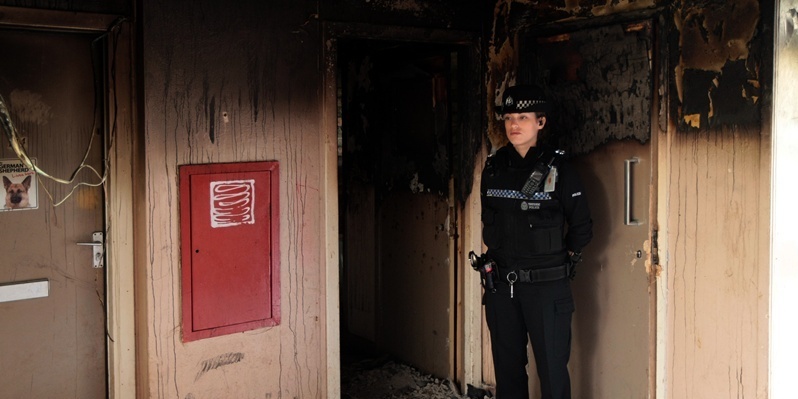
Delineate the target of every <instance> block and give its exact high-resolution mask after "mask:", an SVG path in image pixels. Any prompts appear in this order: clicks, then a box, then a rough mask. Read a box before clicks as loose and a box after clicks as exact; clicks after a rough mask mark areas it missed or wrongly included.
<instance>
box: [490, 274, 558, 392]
mask: <svg viewBox="0 0 798 399" xmlns="http://www.w3.org/2000/svg"><path fill="white" fill-rule="evenodd" d="M483 303H484V304H485V315H486V318H487V324H488V329H489V330H490V341H491V344H492V346H493V363H494V366H495V369H496V399H528V398H529V381H528V377H527V372H526V365H527V362H528V359H527V339H529V341H530V342H532V348H533V350H534V353H535V364H536V365H537V370H538V378H539V379H540V388H541V394H542V398H543V399H570V398H571V379H570V376H569V375H568V368H567V366H568V359H569V357H570V355H571V316H572V314H573V311H574V300H573V295H572V294H571V284H570V280H569V279H567V278H565V279H562V280H558V281H553V282H547V283H538V284H529V283H515V284H514V285H513V298H510V286H509V285H508V284H506V283H504V284H499V283H497V284H496V292H495V293H491V292H485V294H484V297H483ZM527 337H528V338H527Z"/></svg>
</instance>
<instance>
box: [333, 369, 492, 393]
mask: <svg viewBox="0 0 798 399" xmlns="http://www.w3.org/2000/svg"><path fill="white" fill-rule="evenodd" d="M341 397H342V398H343V399H486V398H492V396H491V395H490V393H489V392H488V391H485V390H482V389H478V388H475V387H472V386H470V385H469V386H468V392H466V393H465V394H461V393H460V392H459V390H458V387H457V385H456V384H454V383H453V382H451V381H449V380H444V379H440V378H435V377H432V376H430V375H425V374H422V373H421V372H419V371H418V370H416V369H414V368H412V367H410V366H407V365H405V364H401V363H398V362H395V361H392V360H389V359H377V360H366V361H361V362H358V363H355V364H350V365H345V366H343V367H342V369H341Z"/></svg>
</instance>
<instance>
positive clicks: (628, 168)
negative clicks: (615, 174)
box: [623, 157, 643, 226]
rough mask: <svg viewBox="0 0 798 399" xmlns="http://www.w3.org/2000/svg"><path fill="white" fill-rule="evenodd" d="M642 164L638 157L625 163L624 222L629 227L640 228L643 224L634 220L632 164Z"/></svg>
mask: <svg viewBox="0 0 798 399" xmlns="http://www.w3.org/2000/svg"><path fill="white" fill-rule="evenodd" d="M638 162H640V159H638V158H637V157H634V158H631V159H627V160H625V161H624V174H623V175H624V198H623V207H624V221H623V224H625V225H627V226H639V225H641V224H643V223H642V222H640V221H638V220H636V219H632V164H633V163H638Z"/></svg>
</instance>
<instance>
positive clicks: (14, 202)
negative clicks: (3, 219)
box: [3, 176, 30, 209]
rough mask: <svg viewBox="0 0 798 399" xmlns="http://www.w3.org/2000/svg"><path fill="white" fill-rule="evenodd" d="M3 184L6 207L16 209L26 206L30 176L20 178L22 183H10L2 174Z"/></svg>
mask: <svg viewBox="0 0 798 399" xmlns="http://www.w3.org/2000/svg"><path fill="white" fill-rule="evenodd" d="M3 186H4V187H5V188H6V208H9V209H17V208H27V207H28V205H29V203H28V189H29V188H30V176H28V177H26V178H25V180H22V183H11V180H9V179H8V177H5V176H3Z"/></svg>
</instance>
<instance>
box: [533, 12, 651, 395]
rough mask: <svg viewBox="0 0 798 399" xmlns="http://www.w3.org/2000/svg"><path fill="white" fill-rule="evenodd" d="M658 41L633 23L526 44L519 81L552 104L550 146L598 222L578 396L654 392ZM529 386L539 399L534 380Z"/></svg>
mask: <svg viewBox="0 0 798 399" xmlns="http://www.w3.org/2000/svg"><path fill="white" fill-rule="evenodd" d="M652 43H653V38H652V29H651V24H650V22H649V21H636V22H628V23H617V24H611V25H606V26H598V27H588V28H584V29H580V30H576V31H571V32H562V33H560V34H557V35H553V36H546V37H540V36H536V37H531V38H527V40H525V41H524V45H523V48H524V50H523V51H522V57H523V59H522V65H525V68H524V69H523V70H522V72H521V74H522V77H523V78H524V79H525V80H526V81H529V82H535V83H538V84H540V85H541V86H543V87H544V88H545V89H546V90H547V91H548V92H549V95H550V97H551V98H552V99H553V102H554V111H553V112H552V113H551V114H550V115H549V119H550V122H551V128H552V130H551V131H549V132H548V136H547V140H548V141H549V142H550V143H551V144H554V145H556V146H557V147H559V148H562V149H565V150H566V152H567V154H568V156H569V158H570V162H571V163H572V164H573V165H574V166H575V167H576V169H577V170H578V171H579V173H580V176H581V178H582V181H583V184H584V186H585V194H586V196H587V198H588V200H589V203H590V209H591V214H592V217H593V240H592V241H591V243H590V244H589V245H588V246H587V247H586V248H585V249H584V261H583V262H582V263H581V264H580V265H579V266H578V269H577V275H576V278H575V280H574V281H573V283H572V288H573V292H574V302H575V305H576V312H575V313H574V317H573V335H572V351H571V359H570V363H569V368H570V370H571V385H572V390H573V395H574V397H577V398H591V399H604V398H647V397H649V396H650V395H652V394H653V392H649V390H650V381H651V379H652V376H653V373H654V370H652V369H651V367H650V365H651V364H653V363H652V362H651V360H652V359H653V356H654V350H653V344H652V342H653V337H652V335H651V334H652V332H651V331H653V328H652V326H653V325H654V319H655V317H656V315H655V314H653V313H652V312H651V308H652V304H653V302H652V300H653V299H652V298H654V296H653V292H652V290H653V289H654V288H653V286H652V285H651V284H650V283H651V281H653V280H652V277H651V276H652V274H651V267H650V264H651V263H650V262H648V261H647V260H648V259H649V258H650V257H651V237H652V235H653V231H652V229H653V227H652V223H651V220H650V219H649V218H650V216H649V214H650V210H651V209H654V207H655V198H653V197H652V196H651V185H652V184H653V182H652V179H651V176H652V173H654V172H655V169H654V165H653V162H652V159H653V158H652V154H653V152H652V151H654V150H652V148H653V145H652V141H651V136H652V135H651V132H652V112H651V110H652V108H653V106H652V103H653V98H654V97H653V94H652V93H655V92H654V91H653V81H654V77H653V76H654V71H653V69H652V65H653V60H652V53H653V51H652ZM530 374H531V375H535V368H534V362H532V365H531V367H530ZM531 380H532V382H531V384H530V386H531V387H530V389H531V392H532V393H533V395H532V398H535V397H538V396H536V395H539V394H538V389H537V378H534V377H533V378H532V379H531Z"/></svg>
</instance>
